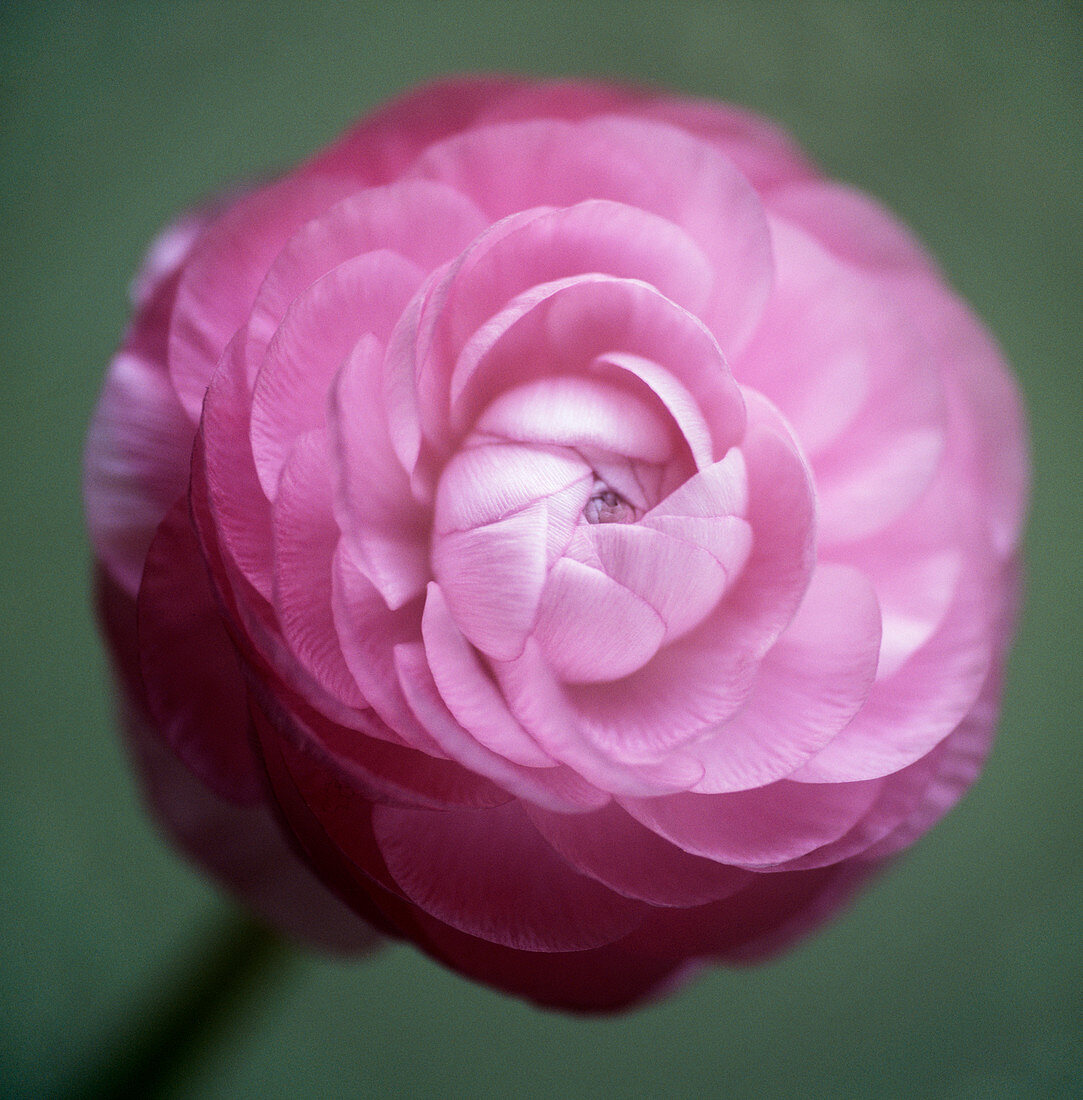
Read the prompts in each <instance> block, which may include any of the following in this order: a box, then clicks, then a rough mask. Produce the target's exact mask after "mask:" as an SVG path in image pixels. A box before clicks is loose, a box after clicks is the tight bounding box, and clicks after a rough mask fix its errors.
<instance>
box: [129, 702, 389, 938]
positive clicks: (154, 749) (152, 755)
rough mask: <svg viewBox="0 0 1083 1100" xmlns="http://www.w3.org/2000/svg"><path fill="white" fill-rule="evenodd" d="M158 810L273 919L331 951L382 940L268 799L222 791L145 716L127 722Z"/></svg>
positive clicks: (173, 832) (228, 883) (193, 855)
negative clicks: (329, 883) (231, 796)
mask: <svg viewBox="0 0 1083 1100" xmlns="http://www.w3.org/2000/svg"><path fill="white" fill-rule="evenodd" d="M125 727H126V732H127V734H128V739H129V744H130V745H131V748H132V752H133V754H134V756H135V758H136V763H137V766H138V767H139V770H140V772H141V774H142V778H143V782H144V785H145V789H146V797H147V800H148V802H149V803H150V808H151V812H152V813H153V814H154V816H155V818H157V820H158V822H159V824H160V825H161V827H162V829H163V830H164V831H165V832H166V833H167V834H168V835H169V837H170V839H171V840H172V841H173V843H175V844H176V845H177V846H178V847H179V848H180V850H181V851H182V852H183V853H184V854H185V855H186V856H187V857H188V858H189V859H191V860H193V861H194V862H195V863H196V864H197V865H198V866H199V867H200V868H201V869H203V870H205V871H209V872H210V874H211V875H212V876H213V877H214V878H215V879H216V880H217V881H218V882H219V883H220V884H221V885H222V886H224V887H225V888H226V889H227V890H229V891H230V892H231V893H232V894H234V895H235V896H236V897H237V898H238V899H239V900H240V901H242V902H244V903H245V904H246V905H249V906H251V908H252V909H254V910H255V912H256V913H257V914H258V915H259V916H260V917H261V918H262V919H263V920H265V921H267V923H268V924H270V925H271V926H272V927H274V928H276V929H278V930H279V931H280V932H282V933H283V934H284V935H286V936H288V937H289V938H290V939H294V940H299V941H300V942H302V943H306V944H311V945H314V946H316V947H318V948H320V949H322V950H324V951H334V952H349V953H355V952H361V951H367V950H370V949H372V948H374V947H376V946H377V945H378V942H379V941H378V937H377V935H376V932H375V930H374V929H373V927H372V925H371V924H368V923H367V922H366V921H364V920H362V919H361V918H360V917H359V916H358V915H357V913H356V912H354V911H353V910H352V909H350V908H348V907H347V906H346V905H345V904H344V903H343V902H342V901H341V900H340V899H339V898H337V897H336V896H335V895H334V894H333V893H332V892H331V891H330V890H328V889H327V888H326V887H325V886H324V885H323V883H322V882H321V881H320V880H319V879H318V878H317V876H316V875H315V874H314V873H313V871H312V870H311V868H310V867H309V866H308V864H307V862H306V861H305V860H304V859H303V858H302V857H301V856H299V854H298V853H297V852H296V851H295V850H294V848H293V847H292V846H291V845H290V844H289V843H288V842H287V840H286V838H285V837H284V836H283V833H282V829H281V827H280V825H279V822H278V820H277V819H276V818H275V816H274V814H273V812H272V810H271V808H270V807H269V806H268V805H266V804H265V803H262V802H260V803H256V804H253V805H246V806H238V805H235V804H234V803H232V802H228V801H226V800H224V799H222V798H219V797H218V796H217V795H216V794H214V793H213V792H212V791H211V790H209V789H208V788H207V787H205V786H203V784H202V783H200V781H199V780H197V779H196V777H195V776H194V775H193V774H192V773H191V772H190V771H188V769H187V768H186V767H185V766H184V765H183V764H181V762H180V761H179V760H178V759H177V758H176V757H175V756H173V754H172V753H171V752H170V751H169V749H168V748H167V747H166V745H165V744H164V743H163V742H162V741H160V740H159V738H158V736H157V735H156V732H155V731H153V730H152V729H151V728H150V726H149V725H148V724H147V723H146V721H145V720H144V719H143V718H142V716H140V715H137V714H134V713H133V714H132V715H130V716H129V718H128V720H127V721H126V722H125Z"/></svg>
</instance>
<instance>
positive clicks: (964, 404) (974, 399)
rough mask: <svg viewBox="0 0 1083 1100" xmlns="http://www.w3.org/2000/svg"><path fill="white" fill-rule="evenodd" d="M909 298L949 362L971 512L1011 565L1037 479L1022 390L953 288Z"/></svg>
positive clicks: (952, 436) (927, 287) (922, 290)
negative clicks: (1032, 473)
mask: <svg viewBox="0 0 1083 1100" xmlns="http://www.w3.org/2000/svg"><path fill="white" fill-rule="evenodd" d="M906 293H907V301H908V303H909V305H910V307H911V309H912V312H913V314H914V316H915V318H920V323H921V325H922V332H923V335H925V337H926V339H928V341H929V343H930V344H931V345H932V347H933V349H934V351H935V353H936V354H937V355H938V356H939V358H940V361H941V362H942V363H943V364H944V372H943V373H944V379H945V385H946V389H947V396H948V410H949V414H950V417H951V420H950V429H949V436H948V445H949V449H950V450H951V452H952V457H953V458H955V460H956V461H958V462H959V463H960V465H961V469H960V471H959V474H958V476H957V480H958V482H959V483H960V484H965V485H966V486H967V487H968V488H969V489H970V491H971V494H972V499H973V501H974V502H975V503H974V506H973V509H972V510H973V511H974V512H975V514H976V516H977V517H978V518H979V520H980V522H981V523H982V525H983V526H985V527H986V528H987V530H988V533H989V538H990V540H991V543H992V546H993V548H994V550H995V552H996V553H997V555H998V556H999V557H1001V558H1002V559H1005V560H1006V559H1008V558H1009V557H1011V555H1012V554H1013V553H1014V552H1015V548H1016V547H1017V545H1018V543H1019V538H1020V535H1021V532H1022V525H1023V520H1024V518H1025V516H1026V504H1027V491H1028V488H1029V481H1030V471H1029V466H1030V463H1029V456H1028V454H1027V430H1026V422H1025V413H1024V409H1023V405H1022V400H1021V398H1020V394H1019V390H1018V388H1017V387H1016V385H1015V383H1014V382H1013V380H1012V377H1011V374H1010V373H1009V371H1008V368H1007V366H1006V365H1005V363H1004V358H1003V356H1002V355H1001V353H1000V351H999V349H998V348H997V346H996V344H995V343H994V342H993V340H992V338H991V337H990V336H989V334H988V333H987V332H986V331H985V330H984V329H983V328H982V327H981V325H980V324H979V323H978V321H977V320H976V319H975V318H974V316H973V315H972V314H971V313H970V312H969V310H968V309H967V308H966V306H965V305H964V304H963V303H962V302H961V301H960V300H959V299H958V298H957V297H956V296H955V294H954V293H953V292H952V291H951V290H950V289H948V288H947V287H944V286H943V285H940V286H937V285H932V284H929V283H917V282H915V283H913V285H909V286H907V288H906Z"/></svg>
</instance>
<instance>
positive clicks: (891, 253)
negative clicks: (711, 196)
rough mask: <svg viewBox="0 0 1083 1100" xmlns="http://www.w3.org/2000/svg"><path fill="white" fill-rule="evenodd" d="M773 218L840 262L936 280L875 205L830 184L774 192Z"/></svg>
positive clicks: (920, 252) (907, 237)
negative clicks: (801, 232)
mask: <svg viewBox="0 0 1083 1100" xmlns="http://www.w3.org/2000/svg"><path fill="white" fill-rule="evenodd" d="M768 207H769V209H770V211H771V213H772V214H774V215H776V216H778V217H780V218H783V219H785V220H786V221H788V222H790V223H792V224H793V225H797V226H800V227H801V228H802V229H803V230H804V231H805V232H806V233H808V234H809V235H810V236H811V237H814V238H815V239H816V241H817V242H818V243H819V244H821V245H823V246H824V247H825V248H826V249H827V250H828V251H829V252H831V253H832V254H833V255H835V256H837V257H838V258H839V259H840V260H844V261H846V262H847V263H850V264H853V265H855V266H856V267H860V268H862V269H864V270H865V271H866V272H874V273H876V274H884V275H892V276H898V275H916V276H919V277H922V278H929V277H930V276H932V277H934V278H938V276H937V272H936V266H935V264H934V263H933V261H932V259H931V257H930V256H929V254H928V253H927V252H926V251H925V249H924V248H922V246H921V245H920V244H919V243H918V242H917V240H915V238H914V237H913V235H912V234H911V233H910V232H909V231H908V230H907V229H906V228H905V227H904V226H903V225H901V224H900V223H899V222H898V221H896V220H895V218H893V217H892V216H891V214H889V213H888V212H887V211H886V210H885V209H884V208H883V207H882V206H881V205H880V204H879V203H878V202H876V201H875V200H874V199H872V198H870V197H869V196H868V195H863V194H862V193H861V192H860V191H855V190H854V189H853V188H852V187H847V186H845V185H844V184H840V183H834V182H833V181H831V180H822V179H818V180H802V181H800V182H798V183H792V184H789V185H788V186H785V187H780V188H776V189H773V190H772V192H771V195H770V198H769V199H768Z"/></svg>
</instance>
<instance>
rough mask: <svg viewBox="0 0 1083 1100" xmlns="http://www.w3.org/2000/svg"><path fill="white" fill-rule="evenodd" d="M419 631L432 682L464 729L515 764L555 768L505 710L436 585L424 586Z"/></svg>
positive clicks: (504, 703) (500, 698) (490, 679)
mask: <svg viewBox="0 0 1083 1100" xmlns="http://www.w3.org/2000/svg"><path fill="white" fill-rule="evenodd" d="M421 630H422V635H423V637H424V641H425V655H426V657H427V658H428V662H429V668H430V669H431V671H432V676H433V681H434V682H435V684H436V687H437V689H438V690H439V692H440V696H441V698H442V699H443V700H444V702H445V703H446V704H447V707H448V710H449V711H451V714H452V716H453V717H454V718H455V720H456V721H457V722H458V723H459V724H460V725H461V726H462V727H463V729H465V730H466V731H467V732H468V733H469V734H470V736H472V737H474V738H476V739H477V740H478V741H480V742H481V744H483V745H485V746H486V747H487V748H490V749H492V750H493V752H496V753H499V755H501V756H503V757H506V758H507V759H508V760H510V761H512V762H513V763H515V764H522V765H523V766H525V767H528V768H551V767H554V766H555V763H556V762H555V761H554V760H553V758H552V757H551V756H549V755H548V754H547V753H545V752H543V751H542V750H541V749H540V748H539V747H538V745H537V743H536V742H535V741H534V740H532V738H531V737H530V735H529V734H528V733H527V732H526V731H525V730H524V729H523V727H522V726H521V725H520V724H519V722H518V721H517V720H516V719H515V717H514V715H513V714H512V713H511V712H510V711H509V710H508V705H507V703H506V702H505V701H504V698H503V696H502V695H501V694H500V692H499V690H498V689H497V687H496V685H495V684H494V683H493V680H492V677H491V676H489V675H488V674H487V672H486V670H485V668H484V667H483V666H482V663H481V661H480V660H479V658H478V655H477V653H476V652H475V651H474V649H473V648H472V647H471V646H470V644H469V643H468V642H467V640H466V639H465V638H464V637H463V635H462V632H461V631H460V630H459V628H458V627H457V626H456V625H455V620H454V619H453V618H452V617H451V612H450V611H449V610H448V606H447V601H446V600H445V599H444V596H443V593H442V592H441V591H440V586H439V585H437V584H432V583H430V584H429V589H428V593H427V596H426V599H425V612H424V615H423V616H422V619H421Z"/></svg>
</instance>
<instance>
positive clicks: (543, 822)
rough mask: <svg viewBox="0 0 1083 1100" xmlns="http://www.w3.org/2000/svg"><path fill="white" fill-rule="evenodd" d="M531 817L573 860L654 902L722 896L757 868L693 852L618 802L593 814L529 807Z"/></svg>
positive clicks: (691, 901) (588, 871)
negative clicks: (643, 822)
mask: <svg viewBox="0 0 1083 1100" xmlns="http://www.w3.org/2000/svg"><path fill="white" fill-rule="evenodd" d="M526 810H527V813H528V814H529V815H530V819H531V821H533V822H534V825H535V827H536V828H537V829H538V831H539V832H540V833H541V835H542V836H543V837H545V839H546V840H547V841H548V842H549V843H550V844H551V845H552V846H553V847H554V848H555V849H556V850H557V851H558V852H559V853H560V854H561V855H562V856H563V857H564V858H565V859H566V860H568V862H569V863H570V864H571V865H572V866H573V867H574V868H576V870H578V871H581V872H582V873H583V874H585V875H590V877H591V878H595V879H597V880H598V881H599V882H601V883H602V884H603V885H605V886H608V887H609V888H610V889H611V890H615V891H616V892H617V893H618V894H623V895H624V896H625V897H629V898H637V899H639V900H641V901H646V902H649V903H650V904H651V905H664V906H680V907H684V906H689V905H702V904H703V903H704V902H708V901H716V900H718V899H719V898H724V897H728V896H729V895H731V894H733V893H735V892H736V891H738V890H740V889H741V888H742V887H744V886H747V885H748V884H749V883H750V882H751V881H752V879H753V872H750V871H745V870H741V869H740V868H737V867H725V866H723V865H722V864H719V863H715V862H712V861H711V860H706V859H703V858H701V857H699V856H690V855H689V854H688V853H687V852H684V851H682V850H681V849H680V848H678V847H676V846H675V845H673V844H670V843H669V842H668V841H665V840H663V839H662V838H661V837H660V836H658V834H657V833H652V832H651V831H650V830H649V829H646V828H644V827H643V826H642V825H640V824H639V822H638V821H636V820H635V819H634V818H633V817H630V816H629V815H628V813H627V812H626V811H625V810H623V809H622V808H621V807H620V806H618V805H617V803H616V802H611V803H609V805H608V806H603V807H602V808H601V809H600V810H594V811H593V812H592V813H588V814H554V813H550V812H548V811H546V810H541V809H538V808H537V807H536V806H527V807H526Z"/></svg>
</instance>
